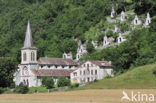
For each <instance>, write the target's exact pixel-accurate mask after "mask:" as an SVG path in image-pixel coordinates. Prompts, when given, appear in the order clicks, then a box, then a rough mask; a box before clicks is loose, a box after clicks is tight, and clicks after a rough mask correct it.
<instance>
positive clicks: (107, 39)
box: [103, 36, 114, 47]
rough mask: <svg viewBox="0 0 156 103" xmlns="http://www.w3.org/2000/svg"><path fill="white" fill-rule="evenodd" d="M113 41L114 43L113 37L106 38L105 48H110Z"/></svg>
mask: <svg viewBox="0 0 156 103" xmlns="http://www.w3.org/2000/svg"><path fill="white" fill-rule="evenodd" d="M113 41H114V38H112V37H110V38H108V37H107V36H104V39H103V47H107V46H109V45H110V44H111V43H112V42H113Z"/></svg>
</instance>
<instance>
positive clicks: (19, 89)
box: [14, 85, 29, 94]
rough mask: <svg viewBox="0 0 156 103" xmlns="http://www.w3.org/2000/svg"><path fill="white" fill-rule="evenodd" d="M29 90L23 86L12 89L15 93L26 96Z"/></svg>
mask: <svg viewBox="0 0 156 103" xmlns="http://www.w3.org/2000/svg"><path fill="white" fill-rule="evenodd" d="M28 91H29V88H28V86H26V85H24V86H18V87H16V88H15V89H14V92H15V93H22V94H26V93H28Z"/></svg>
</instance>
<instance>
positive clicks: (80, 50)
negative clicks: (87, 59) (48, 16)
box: [76, 44, 87, 60]
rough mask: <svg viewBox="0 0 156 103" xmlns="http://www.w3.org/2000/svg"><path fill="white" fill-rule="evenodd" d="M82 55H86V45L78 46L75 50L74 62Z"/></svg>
mask: <svg viewBox="0 0 156 103" xmlns="http://www.w3.org/2000/svg"><path fill="white" fill-rule="evenodd" d="M84 53H87V48H86V44H80V46H79V47H78V49H77V54H76V60H79V59H80V58H81V57H82V56H83V54H84Z"/></svg>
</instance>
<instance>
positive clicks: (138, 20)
mask: <svg viewBox="0 0 156 103" xmlns="http://www.w3.org/2000/svg"><path fill="white" fill-rule="evenodd" d="M132 24H134V25H141V24H142V22H141V20H140V19H139V18H138V16H137V15H136V16H135V18H134V20H133V21H132Z"/></svg>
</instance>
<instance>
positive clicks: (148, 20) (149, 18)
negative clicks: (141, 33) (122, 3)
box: [144, 13, 151, 27]
mask: <svg viewBox="0 0 156 103" xmlns="http://www.w3.org/2000/svg"><path fill="white" fill-rule="evenodd" d="M150 23H151V17H150V14H149V13H147V17H146V20H145V23H144V26H145V27H147V26H149V24H150Z"/></svg>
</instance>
